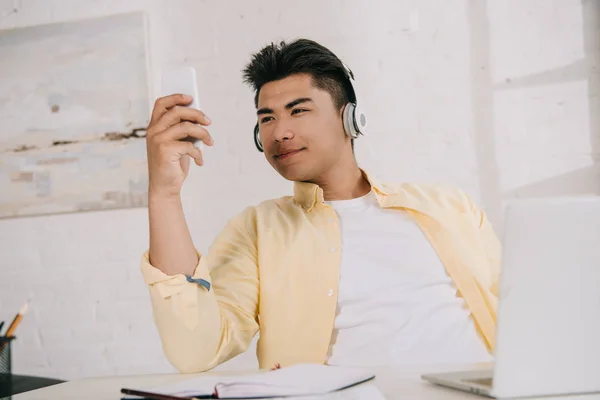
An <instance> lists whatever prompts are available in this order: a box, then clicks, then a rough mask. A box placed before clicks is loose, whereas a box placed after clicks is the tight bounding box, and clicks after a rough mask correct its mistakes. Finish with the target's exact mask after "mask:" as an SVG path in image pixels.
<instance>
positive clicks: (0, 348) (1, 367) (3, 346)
mask: <svg viewBox="0 0 600 400" xmlns="http://www.w3.org/2000/svg"><path fill="white" fill-rule="evenodd" d="M14 339H15V337H14V336H11V337H6V336H0V400H4V399H10V393H11V392H12V375H11V374H12V359H11V355H10V351H11V344H12V341H13V340H14ZM7 396H8V397H7Z"/></svg>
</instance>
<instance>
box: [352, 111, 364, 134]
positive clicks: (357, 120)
mask: <svg viewBox="0 0 600 400" xmlns="http://www.w3.org/2000/svg"><path fill="white" fill-rule="evenodd" d="M352 121H353V123H354V127H355V129H356V131H357V132H358V134H361V135H364V134H365V133H366V132H367V125H368V123H367V116H366V115H365V113H364V112H363V111H362V108H361V107H360V106H359V105H358V104H357V105H355V106H354V115H353V118H352Z"/></svg>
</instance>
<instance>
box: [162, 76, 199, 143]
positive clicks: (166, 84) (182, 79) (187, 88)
mask: <svg viewBox="0 0 600 400" xmlns="http://www.w3.org/2000/svg"><path fill="white" fill-rule="evenodd" d="M175 93H182V94H187V95H190V96H192V99H193V100H192V102H191V103H190V104H189V105H188V107H193V108H195V109H197V110H200V102H199V99H198V97H199V96H198V79H197V78H196V70H195V69H194V68H193V67H190V66H188V65H168V66H165V67H164V68H163V70H162V76H161V97H163V96H169V95H171V94H175ZM182 140H185V141H188V142H192V143H194V145H195V146H196V147H198V148H199V149H201V150H202V148H203V143H202V141H200V140H198V139H196V138H193V137H190V136H188V137H187V138H185V139H182Z"/></svg>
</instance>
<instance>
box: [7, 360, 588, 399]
mask: <svg viewBox="0 0 600 400" xmlns="http://www.w3.org/2000/svg"><path fill="white" fill-rule="evenodd" d="M483 368H489V365H481V364H479V365H470V366H464V365H463V366H434V367H429V366H414V367H408V366H403V367H390V368H385V369H376V370H374V372H375V374H376V378H375V381H374V382H373V383H366V384H364V385H373V384H374V385H375V386H377V388H378V389H379V390H380V391H381V393H382V394H383V396H384V397H385V398H386V399H387V400H395V399H398V400H400V399H402V400H405V399H411V400H419V399H428V400H429V399H431V400H459V399H465V400H469V399H479V400H481V399H484V397H479V396H475V395H472V394H469V393H466V392H461V391H457V390H453V389H448V388H444V387H440V386H436V385H432V384H430V383H428V382H425V381H422V380H421V378H420V376H421V374H422V373H430V372H442V371H457V370H469V369H471V370H477V369H483ZM207 374H211V375H213V374H214V375H224V374H225V373H223V372H209V373H207ZM227 374H229V373H227ZM197 376H198V374H192V375H181V374H163V375H140V376H112V377H103V378H90V379H81V380H75V381H70V382H65V383H61V384H58V385H54V386H50V387H47V388H43V389H38V390H34V391H31V392H26V393H21V394H18V395H16V396H13V397H12V399H13V400H47V399H62V400H71V399H72V400H75V399H77V400H79V399H82V398H85V399H87V400H118V399H120V398H121V393H120V390H121V388H122V387H132V388H144V387H146V388H148V387H154V386H160V385H165V384H169V383H175V382H179V381H182V380H185V379H190V378H193V377H197ZM313 398H314V399H323V400H325V399H326V400H330V399H331V400H334V399H335V400H343V399H346V398H347V399H352V400H359V399H360V400H362V399H365V400H366V399H369V400H370V399H371V398H372V396H369V395H361V394H359V392H357V391H356V389H355V391H354V392H348V396H345V395H344V392H338V393H336V394H334V395H331V396H320V397H311V399H313ZM551 399H552V400H566V399H574V400H575V399H576V400H600V395H588V396H570V397H552V398H551ZM528 400H532V399H528Z"/></svg>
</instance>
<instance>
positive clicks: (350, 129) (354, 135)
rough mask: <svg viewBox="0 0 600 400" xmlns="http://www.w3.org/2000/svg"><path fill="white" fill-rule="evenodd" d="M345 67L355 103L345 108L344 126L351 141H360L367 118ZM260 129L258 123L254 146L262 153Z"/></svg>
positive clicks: (352, 78)
mask: <svg viewBox="0 0 600 400" xmlns="http://www.w3.org/2000/svg"><path fill="white" fill-rule="evenodd" d="M342 64H343V66H344V72H345V76H346V78H347V79H348V82H350V88H351V89H352V92H353V94H354V99H355V101H354V102H351V101H350V102H348V103H346V105H345V106H344V111H343V113H342V123H343V124H344V132H345V133H346V135H348V136H349V137H350V138H351V139H358V136H359V135H364V134H365V133H366V131H367V117H366V115H365V113H364V112H363V111H362V108H360V107H359V106H358V104H357V103H358V95H357V94H356V89H355V87H354V84H353V82H354V74H353V73H352V71H351V70H350V68H348V66H347V65H346V64H344V63H342ZM258 133H259V128H258V122H257V123H256V125H255V126H254V145H255V146H256V148H257V149H258V151H260V152H261V153H262V152H264V149H263V146H262V143H261V142H260V137H259V135H258Z"/></svg>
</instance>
